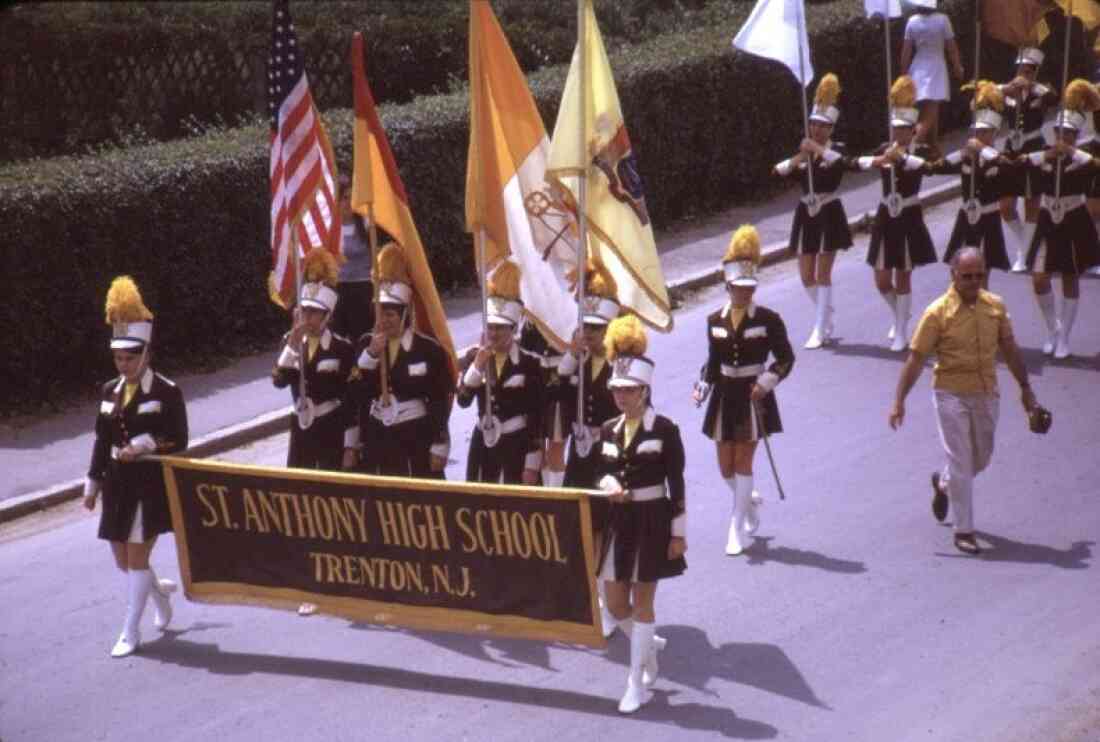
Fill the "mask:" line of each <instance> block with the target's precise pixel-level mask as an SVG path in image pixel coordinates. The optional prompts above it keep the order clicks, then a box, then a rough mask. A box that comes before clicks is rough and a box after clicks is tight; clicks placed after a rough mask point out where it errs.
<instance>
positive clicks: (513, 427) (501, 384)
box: [456, 260, 545, 484]
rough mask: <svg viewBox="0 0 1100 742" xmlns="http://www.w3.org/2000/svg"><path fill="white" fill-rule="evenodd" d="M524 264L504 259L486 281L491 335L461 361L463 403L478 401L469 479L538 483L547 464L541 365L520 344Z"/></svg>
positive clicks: (487, 321) (464, 405)
mask: <svg viewBox="0 0 1100 742" xmlns="http://www.w3.org/2000/svg"><path fill="white" fill-rule="evenodd" d="M519 282H520V271H519V266H518V265H516V264H515V263H513V262H512V261H510V260H503V261H501V262H500V263H499V264H498V266H497V267H496V269H495V270H494V271H493V272H492V274H491V275H490V276H489V279H488V281H487V284H488V285H487V290H488V300H487V309H486V317H485V320H486V325H487V329H486V333H485V337H484V338H482V344H481V346H480V347H477V348H471V349H470V350H469V352H467V354H466V356H465V357H464V358H463V360H462V366H463V368H464V369H465V371H464V372H463V374H462V377H461V380H460V382H459V385H458V394H457V396H456V399H457V401H458V405H459V407H462V408H466V407H469V406H470V404H471V403H473V401H474V400H475V399H476V400H477V411H478V422H477V425H476V426H475V427H474V432H473V435H472V436H471V437H470V453H469V456H468V458H467V462H466V479H467V481H470V482H500V483H503V484H536V483H537V482H538V478H539V469H540V467H541V464H542V447H543V429H542V414H543V411H544V409H545V408H544V405H545V394H544V388H543V381H542V364H541V363H540V360H539V357H538V356H537V355H535V354H534V353H531V352H529V351H526V350H523V349H522V348H520V347H519V343H518V342H516V337H515V336H516V329H517V328H518V327H519V324H520V320H521V319H522V318H523V303H522V302H521V301H520V298H519Z"/></svg>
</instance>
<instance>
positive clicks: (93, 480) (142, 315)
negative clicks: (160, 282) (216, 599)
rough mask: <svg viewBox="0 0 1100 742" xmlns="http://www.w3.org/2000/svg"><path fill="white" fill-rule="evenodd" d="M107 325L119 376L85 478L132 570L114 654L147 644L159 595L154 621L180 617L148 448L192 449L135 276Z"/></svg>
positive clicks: (112, 294) (116, 293) (110, 299)
mask: <svg viewBox="0 0 1100 742" xmlns="http://www.w3.org/2000/svg"><path fill="white" fill-rule="evenodd" d="M107 324H109V325H111V327H112V337H111V353H112V355H113V357H114V363H115V368H116V369H117V370H118V373H119V376H118V378H116V379H114V380H112V381H109V382H107V384H105V385H104V386H103V391H102V397H101V401H100V403H99V414H98V415H97V416H96V421H95V444H94V446H93V448H92V461H91V465H90V466H89V467H88V476H87V478H86V479H85V481H84V507H85V508H87V509H88V510H94V509H95V505H96V500H97V499H98V498H99V495H100V493H102V495H103V510H102V513H101V515H100V520H99V538H101V539H104V540H106V541H108V542H110V544H111V552H112V554H113V555H114V558H115V564H116V565H118V568H119V569H120V570H121V571H122V572H124V573H125V574H126V580H127V593H128V596H129V604H128V606H127V608H126V620H125V622H124V623H123V627H122V633H121V634H120V635H119V637H118V641H116V642H115V645H114V647H113V648H112V649H111V656H112V657H125V656H127V655H130V654H133V653H134V652H135V651H136V650H137V648H138V646H139V645H140V644H141V632H140V625H141V617H142V614H143V613H144V611H145V604H146V602H147V601H148V599H149V597H150V596H152V598H153V607H154V609H155V615H154V617H153V623H154V625H155V626H156V627H157V628H158V629H161V630H164V628H165V627H167V626H168V622H169V621H171V620H172V604H171V602H170V600H169V593H171V592H172V591H174V590H175V589H176V585H175V583H174V582H172V581H170V580H158V579H157V576H156V575H155V574H154V573H153V569H152V567H151V566H150V565H149V555H150V554H151V553H152V551H153V547H154V546H155V545H156V543H157V536H159V535H160V534H162V533H167V532H168V531H171V530H172V519H171V515H170V514H169V510H168V497H167V495H166V494H165V489H164V476H163V475H162V474H161V467H160V464H159V463H158V462H155V461H144V460H142V457H143V456H145V455H147V454H169V453H176V452H179V451H182V450H184V449H185V448H187V409H186V408H185V406H184V403H183V393H182V392H181V391H180V389H179V387H177V386H176V385H175V384H174V383H173V382H171V381H169V380H168V379H167V378H165V377H164V376H161V375H160V374H158V373H156V372H154V371H153V369H152V368H151V366H150V364H151V361H152V359H151V350H150V345H151V342H152V334H153V315H152V313H151V312H150V311H149V310H148V309H147V308H146V307H145V304H144V302H143V301H142V299H141V294H140V293H139V292H138V289H137V286H136V285H135V284H134V282H133V281H132V280H131V279H130V277H129V276H120V277H118V278H116V279H115V280H114V281H113V282H112V283H111V288H110V290H109V291H108V292H107Z"/></svg>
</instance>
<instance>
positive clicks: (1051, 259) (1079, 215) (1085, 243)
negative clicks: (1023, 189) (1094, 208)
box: [1027, 206, 1100, 275]
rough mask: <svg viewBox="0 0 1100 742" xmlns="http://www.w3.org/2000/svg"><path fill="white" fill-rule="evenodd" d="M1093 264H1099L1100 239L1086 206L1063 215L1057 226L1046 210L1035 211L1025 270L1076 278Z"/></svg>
mask: <svg viewBox="0 0 1100 742" xmlns="http://www.w3.org/2000/svg"><path fill="white" fill-rule="evenodd" d="M1095 265H1100V239H1098V238H1097V234H1096V225H1095V224H1094V223H1093V221H1092V216H1090V215H1089V210H1088V208H1087V207H1085V206H1078V207H1077V208H1076V209H1071V210H1070V211H1068V212H1066V216H1065V218H1064V219H1063V220H1062V223H1061V224H1055V223H1054V221H1053V220H1052V219H1051V218H1050V212H1049V211H1047V210H1046V209H1043V210H1042V211H1040V212H1039V222H1038V224H1037V225H1036V227H1035V237H1033V238H1032V240H1031V247H1030V249H1029V250H1028V252H1027V267H1028V270H1030V271H1033V272H1035V273H1068V274H1070V275H1080V274H1082V273H1084V272H1085V271H1087V270H1088V269H1089V268H1092V267H1093V266H1095Z"/></svg>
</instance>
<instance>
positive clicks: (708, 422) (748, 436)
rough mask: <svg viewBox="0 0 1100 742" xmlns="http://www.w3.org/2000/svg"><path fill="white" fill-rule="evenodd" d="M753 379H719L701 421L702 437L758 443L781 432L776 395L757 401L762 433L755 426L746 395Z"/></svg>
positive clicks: (768, 395)
mask: <svg viewBox="0 0 1100 742" xmlns="http://www.w3.org/2000/svg"><path fill="white" fill-rule="evenodd" d="M756 378H757V377H755V376H750V377H745V378H742V379H727V378H726V377H722V381H719V382H718V383H717V384H716V385H715V388H714V393H713V394H711V395H710V401H708V402H707V414H706V415H705V416H704V418H703V435H705V436H707V437H708V438H710V439H711V440H713V441H733V442H736V443H745V442H748V441H756V440H760V438H761V436H762V435H763V434H767V435H772V434H773V433H782V432H783V423H782V421H780V419H779V405H778V404H777V403H776V401H775V393H774V392H768V394H767V395H766V396H765V397H764V398H763V399H762V400H760V412H761V420H760V422H762V423H763V424H764V429H763V430H761V429H760V426H759V425H758V422H757V419H756V415H754V414H753V411H752V402H751V400H750V398H749V394H750V393H751V392H752V385H753V384H754V383H756Z"/></svg>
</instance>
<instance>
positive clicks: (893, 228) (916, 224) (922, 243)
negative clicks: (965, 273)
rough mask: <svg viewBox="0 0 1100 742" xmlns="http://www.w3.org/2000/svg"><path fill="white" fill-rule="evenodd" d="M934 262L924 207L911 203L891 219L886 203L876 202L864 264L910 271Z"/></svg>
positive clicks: (878, 267)
mask: <svg viewBox="0 0 1100 742" xmlns="http://www.w3.org/2000/svg"><path fill="white" fill-rule="evenodd" d="M935 262H936V248H935V247H934V246H933V245H932V235H931V234H929V233H928V226H927V225H926V224H925V223H924V210H923V209H922V208H921V207H920V206H919V205H916V206H910V207H909V208H907V209H904V210H903V211H902V212H901V214H900V215H899V216H898V218H896V219H891V218H890V212H889V210H888V209H887V208H886V206H885V205H883V204H879V207H878V211H877V212H876V213H875V223H874V225H873V226H872V227H871V247H870V249H868V251H867V264H868V265H870V266H871V267H872V268H874V269H875V270H880V271H881V270H902V271H909V270H913V268H914V267H916V266H918V265H928V264H929V263H935Z"/></svg>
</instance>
